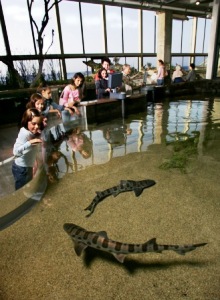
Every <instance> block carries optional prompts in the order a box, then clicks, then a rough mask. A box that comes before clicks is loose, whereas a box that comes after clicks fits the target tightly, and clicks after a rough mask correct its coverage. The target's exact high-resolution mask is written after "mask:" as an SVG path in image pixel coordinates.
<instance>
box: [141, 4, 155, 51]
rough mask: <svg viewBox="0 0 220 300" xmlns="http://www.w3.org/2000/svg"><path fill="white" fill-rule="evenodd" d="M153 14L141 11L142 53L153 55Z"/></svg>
mask: <svg viewBox="0 0 220 300" xmlns="http://www.w3.org/2000/svg"><path fill="white" fill-rule="evenodd" d="M155 20H156V18H155V12H152V11H147V10H144V11H143V52H144V53H154V52H155V48H154V44H155V35H156V33H155V28H154V27H155Z"/></svg>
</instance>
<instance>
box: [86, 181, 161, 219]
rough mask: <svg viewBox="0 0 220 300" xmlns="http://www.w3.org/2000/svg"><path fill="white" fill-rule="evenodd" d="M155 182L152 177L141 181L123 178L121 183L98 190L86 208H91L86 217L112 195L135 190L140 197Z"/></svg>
mask: <svg viewBox="0 0 220 300" xmlns="http://www.w3.org/2000/svg"><path fill="white" fill-rule="evenodd" d="M155 183H156V182H155V181H154V180H151V179H146V180H139V181H134V180H121V181H120V184H119V185H116V186H113V187H111V188H109V189H106V190H104V191H101V192H96V196H95V198H94V199H93V200H92V202H91V203H90V205H89V206H88V207H86V208H85V209H84V210H90V213H89V214H88V215H87V216H86V217H89V216H91V214H92V213H93V212H94V210H95V207H96V205H97V204H98V203H99V202H101V201H102V200H104V199H105V198H106V197H108V196H110V195H113V196H114V197H116V196H118V194H120V193H124V192H129V191H134V193H135V196H136V197H138V196H140V195H141V193H142V192H143V190H144V189H146V188H148V187H151V186H153V185H155Z"/></svg>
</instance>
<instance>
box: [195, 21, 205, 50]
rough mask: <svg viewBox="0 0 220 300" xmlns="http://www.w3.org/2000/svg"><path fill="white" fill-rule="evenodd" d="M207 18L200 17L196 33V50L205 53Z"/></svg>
mask: <svg viewBox="0 0 220 300" xmlns="http://www.w3.org/2000/svg"><path fill="white" fill-rule="evenodd" d="M204 29H205V19H201V18H198V23H197V33H196V52H197V53H203V41H204Z"/></svg>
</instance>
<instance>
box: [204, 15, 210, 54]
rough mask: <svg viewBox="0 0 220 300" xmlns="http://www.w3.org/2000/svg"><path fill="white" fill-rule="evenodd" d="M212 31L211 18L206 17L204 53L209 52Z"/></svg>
mask: <svg viewBox="0 0 220 300" xmlns="http://www.w3.org/2000/svg"><path fill="white" fill-rule="evenodd" d="M210 32H211V20H210V19H206V28H205V42H204V53H208V50H209V38H210Z"/></svg>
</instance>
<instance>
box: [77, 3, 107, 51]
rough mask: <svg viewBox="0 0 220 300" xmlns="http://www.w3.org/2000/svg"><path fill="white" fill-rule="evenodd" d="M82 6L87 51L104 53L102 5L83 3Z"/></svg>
mask: <svg viewBox="0 0 220 300" xmlns="http://www.w3.org/2000/svg"><path fill="white" fill-rule="evenodd" d="M81 7H82V20H83V35H84V43H85V44H84V45H85V52H86V53H104V52H105V51H104V30H103V17H102V5H97V4H84V3H82V4H81ZM78 30H79V28H78Z"/></svg>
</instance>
